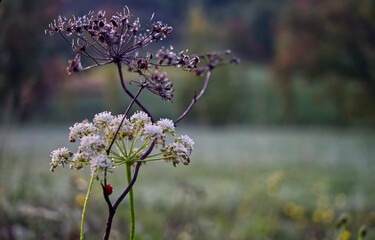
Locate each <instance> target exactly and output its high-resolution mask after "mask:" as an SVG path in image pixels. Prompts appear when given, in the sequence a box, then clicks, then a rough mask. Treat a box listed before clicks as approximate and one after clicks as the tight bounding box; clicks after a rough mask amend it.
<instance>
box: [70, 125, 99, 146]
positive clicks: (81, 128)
mask: <svg viewBox="0 0 375 240" xmlns="http://www.w3.org/2000/svg"><path fill="white" fill-rule="evenodd" d="M69 130H70V133H69V141H71V142H75V141H76V138H79V139H81V138H82V137H83V136H87V135H90V134H97V133H98V129H97V128H96V127H95V126H94V125H93V124H92V123H90V122H89V121H87V120H84V121H83V122H81V123H75V124H74V125H73V126H72V127H69Z"/></svg>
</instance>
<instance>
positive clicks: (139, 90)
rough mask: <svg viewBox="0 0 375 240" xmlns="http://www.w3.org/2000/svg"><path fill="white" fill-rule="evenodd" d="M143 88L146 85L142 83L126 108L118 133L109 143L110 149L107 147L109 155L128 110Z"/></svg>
mask: <svg viewBox="0 0 375 240" xmlns="http://www.w3.org/2000/svg"><path fill="white" fill-rule="evenodd" d="M143 88H144V85H141V86H140V87H139V89H138V92H137V94H136V95H135V96H134V97H133V99H132V101H131V102H130V103H129V106H128V108H127V109H126V111H125V113H124V116H123V117H122V120H121V122H120V124H119V126H118V127H117V130H116V133H115V135H114V136H113V138H112V141H111V144H109V146H108V149H107V155H109V153H110V151H111V148H112V146H113V143H114V142H115V140H116V136H117V134H118V132H119V131H120V128H121V126H122V124H123V122H124V120H125V118H126V115H128V112H129V111H130V108H131V107H132V106H133V104H134V102H135V101H136V100H137V97H138V96H139V94H140V93H141V91H142V89H143Z"/></svg>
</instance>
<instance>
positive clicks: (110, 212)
mask: <svg viewBox="0 0 375 240" xmlns="http://www.w3.org/2000/svg"><path fill="white" fill-rule="evenodd" d="M154 146H155V142H153V143H152V144H151V146H150V147H149V149H148V150H147V152H145V153H144V154H143V155H142V157H140V160H143V159H145V158H147V156H148V155H150V153H151V152H152V150H153V149H154ZM141 165H142V162H137V165H136V166H135V169H134V175H133V178H132V180H131V182H130V183H129V185H128V186H127V188H126V189H125V190H124V192H123V193H122V194H121V195H120V196H119V197H118V199H117V200H116V202H115V203H114V204H113V205H111V203H110V201H106V202H107V204H108V219H107V227H106V230H105V234H104V237H103V240H108V239H109V235H110V232H111V227H112V221H113V217H114V215H115V213H116V209H117V207H118V206H119V204H120V203H121V202H122V200H124V198H125V196H126V195H127V194H128V193H129V191H130V189H131V188H132V187H133V185H134V183H135V181H136V180H137V177H138V172H139V168H140V167H141ZM103 194H104V198H106V195H107V197H108V194H107V192H106V191H105V189H104V190H103Z"/></svg>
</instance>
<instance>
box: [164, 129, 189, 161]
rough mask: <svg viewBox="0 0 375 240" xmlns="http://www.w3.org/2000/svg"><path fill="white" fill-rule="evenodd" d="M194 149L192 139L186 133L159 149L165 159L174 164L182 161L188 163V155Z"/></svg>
mask: <svg viewBox="0 0 375 240" xmlns="http://www.w3.org/2000/svg"><path fill="white" fill-rule="evenodd" d="M193 149H194V141H193V139H191V138H190V137H189V136H187V135H182V136H180V137H178V138H176V139H175V140H174V142H172V143H170V144H168V145H167V146H165V147H164V148H162V149H161V151H162V152H163V155H164V156H165V157H166V160H167V161H172V163H173V165H174V166H176V165H177V164H178V163H180V162H182V163H183V164H184V165H188V164H189V163H190V156H191V153H192V151H193Z"/></svg>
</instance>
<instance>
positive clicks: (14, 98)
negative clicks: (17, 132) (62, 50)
mask: <svg viewBox="0 0 375 240" xmlns="http://www.w3.org/2000/svg"><path fill="white" fill-rule="evenodd" d="M58 2H60V1H59V0H54V1H47V0H33V1H31V0H4V1H2V2H1V4H0V36H1V38H0V49H1V54H0V107H1V109H2V111H1V112H0V114H1V115H3V117H4V115H12V114H15V115H16V117H17V118H18V119H21V120H25V119H27V118H28V116H29V114H30V112H31V111H32V109H33V107H35V103H36V102H38V101H39V100H40V99H41V98H43V95H44V94H45V92H44V91H43V88H44V86H43V49H45V47H44V44H43V39H42V37H44V28H45V25H46V24H47V19H49V18H50V15H51V14H54V9H55V8H56V7H57V3H58Z"/></svg>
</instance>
